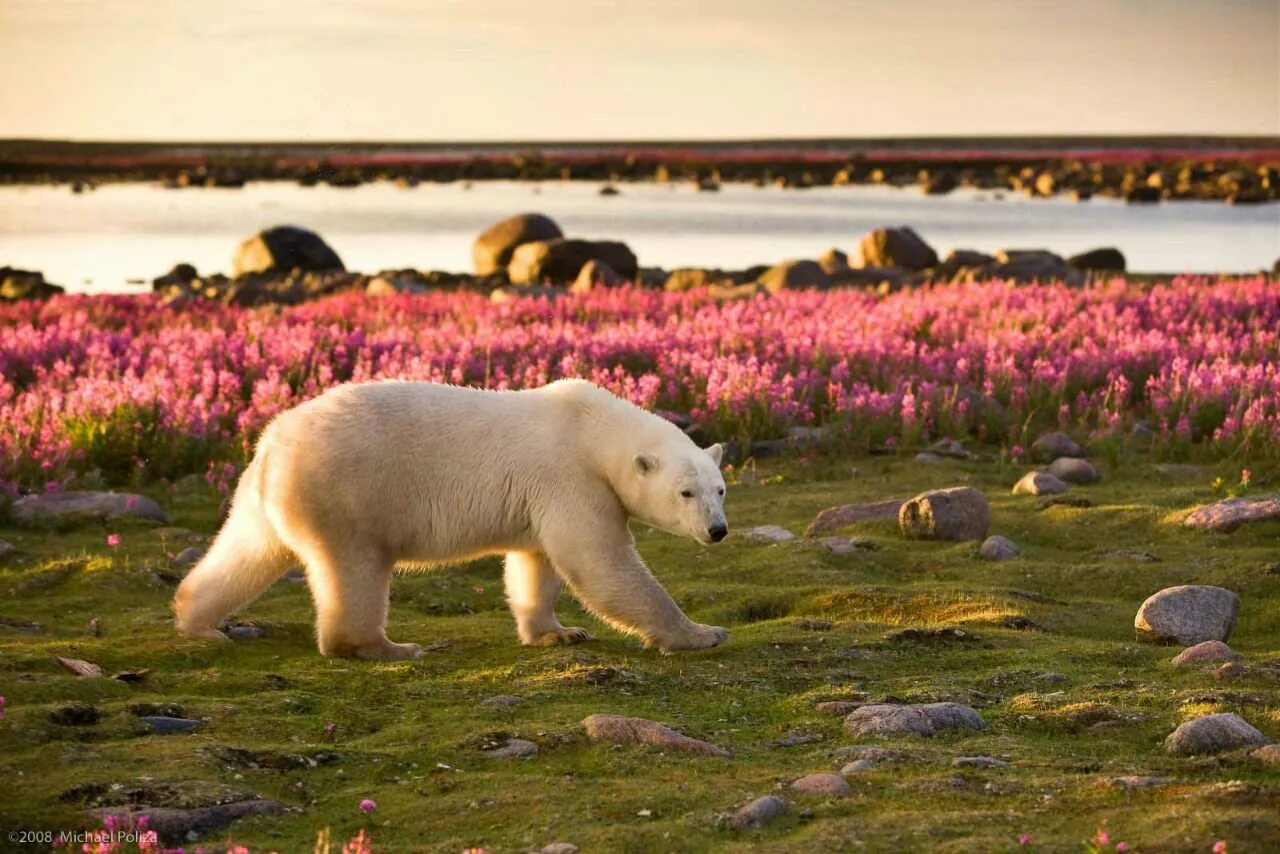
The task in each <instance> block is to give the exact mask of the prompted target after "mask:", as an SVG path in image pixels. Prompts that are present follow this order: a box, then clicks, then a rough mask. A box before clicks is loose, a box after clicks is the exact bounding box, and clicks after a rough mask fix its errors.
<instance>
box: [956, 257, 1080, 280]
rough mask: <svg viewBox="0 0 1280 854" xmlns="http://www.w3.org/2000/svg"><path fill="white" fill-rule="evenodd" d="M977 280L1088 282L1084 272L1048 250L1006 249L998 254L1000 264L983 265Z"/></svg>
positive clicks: (997, 258) (997, 261)
mask: <svg viewBox="0 0 1280 854" xmlns="http://www.w3.org/2000/svg"><path fill="white" fill-rule="evenodd" d="M976 278H977V279H981V278H992V279H1009V280H1012V281H1015V282H1056V281H1061V282H1064V283H1065V284H1068V285H1079V284H1083V283H1084V273H1083V272H1082V271H1080V270H1077V269H1075V268H1074V267H1068V266H1067V262H1066V261H1064V260H1063V259H1062V256H1060V255H1057V254H1056V253H1053V252H1049V251H1047V250H1044V249H1005V250H1001V251H1000V252H997V253H996V263H994V264H988V265H987V266H986V267H982V268H979V275H978V276H977V277H976Z"/></svg>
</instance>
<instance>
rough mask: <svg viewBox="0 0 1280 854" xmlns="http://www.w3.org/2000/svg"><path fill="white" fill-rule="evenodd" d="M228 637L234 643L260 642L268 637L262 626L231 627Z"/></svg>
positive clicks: (228, 628)
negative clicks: (259, 640) (260, 639)
mask: <svg viewBox="0 0 1280 854" xmlns="http://www.w3.org/2000/svg"><path fill="white" fill-rule="evenodd" d="M226 635H227V637H229V638H231V640H233V641H247V640H258V639H259V638H265V637H266V636H267V630H266V629H264V628H262V626H229V627H227V631H226Z"/></svg>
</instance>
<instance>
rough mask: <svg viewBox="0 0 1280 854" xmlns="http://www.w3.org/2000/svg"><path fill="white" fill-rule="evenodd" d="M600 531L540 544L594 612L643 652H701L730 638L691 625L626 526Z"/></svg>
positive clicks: (551, 536) (715, 630)
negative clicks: (634, 638)
mask: <svg viewBox="0 0 1280 854" xmlns="http://www.w3.org/2000/svg"><path fill="white" fill-rule="evenodd" d="M605 527H606V528H607V529H609V530H606V531H605V532H603V533H602V532H600V531H598V530H594V529H592V530H590V531H589V532H586V531H578V532H567V531H565V532H560V533H563V534H564V536H563V537H560V536H557V532H555V531H548V532H546V533H547V535H548V536H547V539H546V541H545V542H544V545H545V547H546V551H547V555H548V557H550V559H551V562H552V563H553V564H554V566H555V568H556V570H557V571H558V572H559V573H560V574H561V575H562V576H564V578H565V580H566V581H568V582H569V586H570V587H572V588H573V592H574V594H575V595H576V596H577V597H578V598H579V599H580V600H581V601H582V604H584V605H586V606H587V608H589V609H590V610H591V611H592V613H594V614H596V615H597V616H599V617H600V618H601V619H602V620H604V621H605V622H607V623H609V624H610V625H612V626H613V627H614V628H616V629H618V630H620V631H623V632H627V633H629V634H634V635H639V636H640V637H641V638H642V639H643V640H644V645H645V646H646V647H657V648H658V649H660V650H662V651H663V652H674V651H676V650H682V649H704V648H706V647H711V646H717V645H718V644H721V643H723V642H724V641H725V639H727V638H728V637H729V631H728V629H723V628H721V627H719V626H706V625H702V624H701V623H695V622H693V620H690V619H689V618H688V617H686V616H685V615H684V612H683V611H681V610H680V606H679V605H677V604H676V603H675V600H674V599H672V598H671V596H670V595H669V594H668V593H667V591H666V590H664V589H663V588H662V585H661V584H659V583H658V580H657V579H656V578H654V577H653V575H652V574H651V573H650V572H649V568H648V567H647V566H645V565H644V561H643V560H641V558H640V555H639V554H638V553H637V552H636V550H635V544H634V542H633V541H632V539H631V533H630V532H629V531H628V530H627V529H626V524H625V521H624V522H623V524H622V525H621V526H620V527H619V526H605Z"/></svg>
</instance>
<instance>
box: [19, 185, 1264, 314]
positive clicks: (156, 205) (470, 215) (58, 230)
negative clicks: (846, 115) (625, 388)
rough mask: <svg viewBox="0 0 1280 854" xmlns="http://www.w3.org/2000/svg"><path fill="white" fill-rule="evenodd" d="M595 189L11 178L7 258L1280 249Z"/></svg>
mask: <svg viewBox="0 0 1280 854" xmlns="http://www.w3.org/2000/svg"><path fill="white" fill-rule="evenodd" d="M597 190H598V187H597V186H595V185H592V184H586V183H544V184H539V185H534V184H528V183H477V184H474V185H473V186H471V187H470V188H466V187H464V186H463V185H462V184H448V185H423V186H420V187H417V188H413V189H403V188H399V187H395V186H393V185H389V184H367V185H364V186H361V187H357V188H352V189H335V188H330V187H314V188H303V187H298V186H296V185H293V184H284V183H260V184H251V185H249V186H248V187H247V188H245V189H243V190H216V189H209V190H181V191H174V190H165V189H162V188H160V187H158V186H153V185H140V184H116V185H109V186H105V187H102V188H101V189H98V190H95V191H93V192H90V193H84V194H82V195H74V194H72V193H71V192H70V190H69V189H67V188H65V187H63V188H57V187H5V188H0V265H9V266H14V267H22V268H27V269H34V270H41V271H43V272H44V273H45V276H46V278H47V279H49V280H50V281H53V282H56V283H59V284H62V285H64V286H67V287H68V288H70V289H73V290H91V291H108V290H131V289H137V288H138V287H139V285H137V284H133V285H130V284H128V280H131V279H132V280H139V279H146V280H149V279H150V278H151V277H153V276H156V275H159V274H160V273H163V272H165V271H166V270H168V269H169V268H170V267H171V266H172V265H173V264H175V263H177V262H179V261H187V262H190V263H192V264H195V265H196V267H197V269H199V270H200V271H201V272H202V273H211V272H227V271H228V270H229V268H230V265H231V256H232V252H233V251H234V249H235V246H236V244H237V243H238V242H239V241H241V240H243V239H244V238H245V237H247V236H249V235H251V234H252V233H253V232H255V231H257V230H258V229H260V228H263V227H265V226H270V225H276V224H281V223H288V224H294V225H301V226H304V227H306V228H310V229H313V230H315V231H317V232H319V233H320V234H321V235H322V236H323V237H324V238H325V239H326V240H327V241H328V242H329V243H330V245H332V246H333V247H334V249H336V250H337V252H338V254H339V255H341V256H342V259H343V260H344V261H345V262H346V264H347V267H348V268H350V269H354V270H360V271H364V272H375V271H377V270H381V269H386V268H391V267H397V268H398V267H413V268H417V269H424V270H427V269H438V270H454V271H461V270H469V269H470V268H471V255H470V252H471V242H472V240H473V239H474V238H475V236H476V235H477V234H478V233H479V232H480V231H482V230H483V229H484V228H485V227H487V226H488V225H490V224H491V223H493V222H494V221H496V220H498V219H502V218H503V217H507V216H510V215H512V214H515V213H520V212H522V211H531V210H536V211H542V212H543V213H546V214H548V215H550V216H551V217H553V218H554V219H555V220H557V221H558V222H559V223H560V225H561V227H562V228H563V229H564V230H565V232H566V233H567V234H569V235H571V236H578V237H597V238H606V237H607V238H615V239H619V240H624V241H626V242H627V243H628V244H630V246H631V248H632V249H633V250H635V252H636V254H637V255H638V256H639V258H640V263H641V264H642V265H645V266H658V267H667V268H671V267H679V266H705V267H713V266H714V267H726V268H741V267H746V266H749V265H751V264H756V263H773V262H776V261H780V260H782V259H785V258H806V257H807V258H812V257H816V256H817V255H818V254H820V253H821V252H823V251H824V250H826V249H828V248H830V247H832V246H835V247H839V248H842V249H844V250H846V251H850V252H852V250H853V249H854V247H855V246H856V244H857V240H858V237H859V236H860V235H861V234H863V233H864V232H866V231H868V230H869V229H872V228H875V227H877V226H881V225H896V224H907V225H911V226H913V227H914V228H915V229H916V230H917V231H919V232H920V234H921V235H922V236H924V238H925V239H926V240H928V241H929V242H930V243H932V244H933V245H934V246H935V247H936V248H937V249H938V250H939V251H940V252H945V251H946V250H948V249H952V248H956V247H963V248H973V249H981V250H986V251H994V250H996V249H1002V248H1037V247H1045V248H1049V249H1053V250H1055V251H1057V252H1060V253H1064V254H1067V253H1073V252H1078V251H1081V250H1084V249H1089V248H1092V247H1095V246H1118V247H1119V248H1120V249H1121V250H1123V251H1124V253H1125V255H1126V256H1127V257H1128V259H1129V267H1130V269H1132V270H1135V271H1140V272H1215V271H1216V272H1248V271H1256V270H1258V269H1260V268H1264V267H1265V268H1270V267H1271V265H1272V264H1273V263H1274V262H1275V260H1276V257H1277V256H1280V205H1277V204H1271V205H1261V206H1241V207H1231V206H1228V205H1223V204H1217V203H1200V202H1179V203H1173V204H1161V205H1153V206H1129V205H1125V204H1123V203H1120V202H1115V201H1110V200H1104V199H1095V200H1092V201H1089V202H1085V203H1076V202H1072V201H1068V200H1066V199H1061V200H1059V199H1051V200H1036V201H1032V200H1029V199H1026V198H1023V197H1020V196H1014V195H1008V196H1006V197H1005V198H1004V200H1002V201H997V200H995V199H993V198H992V196H991V195H990V194H977V193H956V194H953V195H950V196H943V197H926V196H923V195H921V194H920V193H919V191H917V190H914V189H907V190H895V189H891V188H882V187H825V188H816V189H812V190H804V191H796V190H779V189H776V188H755V187H749V186H738V185H726V186H725V187H724V188H723V190H722V191H721V192H719V193H699V192H696V191H694V190H693V189H692V188H689V187H685V186H675V187H669V186H665V185H623V186H622V187H621V190H622V195H620V196H612V197H603V196H600V195H598V194H597Z"/></svg>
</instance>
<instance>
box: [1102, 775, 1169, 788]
mask: <svg viewBox="0 0 1280 854" xmlns="http://www.w3.org/2000/svg"><path fill="white" fill-rule="evenodd" d="M1169 782H1170V781H1169V778H1168V777H1148V776H1144V775H1141V774H1130V775H1128V776H1125V777H1113V778H1111V779H1110V780H1107V781H1106V782H1105V785H1107V786H1109V787H1111V788H1113V789H1155V788H1159V787H1160V786H1167V785H1169Z"/></svg>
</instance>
